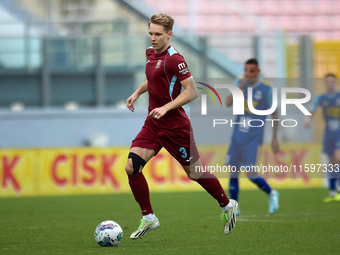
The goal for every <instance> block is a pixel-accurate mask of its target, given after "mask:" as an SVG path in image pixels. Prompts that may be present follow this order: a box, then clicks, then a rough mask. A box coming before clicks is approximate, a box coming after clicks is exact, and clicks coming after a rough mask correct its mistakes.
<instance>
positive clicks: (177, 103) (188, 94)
mask: <svg viewBox="0 0 340 255" xmlns="http://www.w3.org/2000/svg"><path fill="white" fill-rule="evenodd" d="M181 85H182V86H183V88H184V90H183V91H182V92H181V94H179V95H178V96H177V97H176V98H175V99H174V100H172V101H171V102H169V103H167V104H165V105H163V106H162V107H158V108H155V109H153V110H152V111H151V112H150V113H149V116H150V117H152V118H156V117H155V116H157V118H156V119H159V118H161V117H163V116H164V115H165V114H166V113H167V112H168V111H171V110H174V109H177V108H179V107H181V106H183V105H185V104H187V103H189V102H191V101H192V100H194V99H195V98H197V96H198V92H197V88H196V84H195V81H194V78H193V77H192V76H190V77H189V78H187V79H185V80H183V81H181Z"/></svg>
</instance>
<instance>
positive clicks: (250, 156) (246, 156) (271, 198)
mask: <svg viewBox="0 0 340 255" xmlns="http://www.w3.org/2000/svg"><path fill="white" fill-rule="evenodd" d="M258 150H260V148H259V146H256V145H246V146H244V149H243V151H242V153H243V155H242V161H243V162H244V165H245V166H255V165H256V163H257V155H258ZM247 176H248V178H249V180H250V181H251V182H253V183H254V184H255V185H256V186H257V187H258V188H259V189H260V190H262V191H264V192H265V193H266V194H267V195H268V206H269V213H274V212H276V211H277V209H279V193H278V192H277V191H276V190H273V189H272V188H271V187H270V185H269V184H268V182H267V181H266V180H265V179H264V178H263V177H262V176H260V175H259V174H258V173H257V172H256V171H249V172H247Z"/></svg>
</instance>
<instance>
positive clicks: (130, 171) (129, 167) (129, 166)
mask: <svg viewBox="0 0 340 255" xmlns="http://www.w3.org/2000/svg"><path fill="white" fill-rule="evenodd" d="M125 172H126V173H127V175H132V174H133V164H132V160H129V159H128V162H127V163H126V166H125Z"/></svg>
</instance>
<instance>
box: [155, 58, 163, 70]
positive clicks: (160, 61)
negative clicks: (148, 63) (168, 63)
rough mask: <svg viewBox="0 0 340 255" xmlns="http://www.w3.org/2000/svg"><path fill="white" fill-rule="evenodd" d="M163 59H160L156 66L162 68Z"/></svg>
mask: <svg viewBox="0 0 340 255" xmlns="http://www.w3.org/2000/svg"><path fill="white" fill-rule="evenodd" d="M161 63H162V60H158V62H157V65H156V67H155V68H160V67H161Z"/></svg>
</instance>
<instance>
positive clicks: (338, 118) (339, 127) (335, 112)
mask: <svg viewBox="0 0 340 255" xmlns="http://www.w3.org/2000/svg"><path fill="white" fill-rule="evenodd" d="M318 106H320V107H321V108H322V113H323V117H324V119H325V122H326V129H325V132H326V133H328V132H330V133H332V132H339V131H340V93H339V92H338V91H337V92H336V93H335V94H334V95H329V94H328V93H325V94H323V95H319V96H316V97H315V100H314V104H313V107H312V111H316V109H317V107H318Z"/></svg>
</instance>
